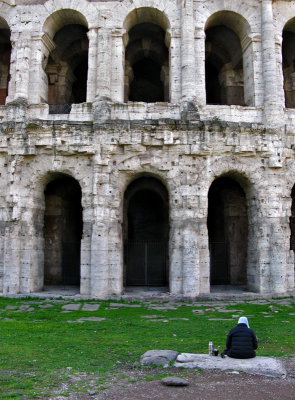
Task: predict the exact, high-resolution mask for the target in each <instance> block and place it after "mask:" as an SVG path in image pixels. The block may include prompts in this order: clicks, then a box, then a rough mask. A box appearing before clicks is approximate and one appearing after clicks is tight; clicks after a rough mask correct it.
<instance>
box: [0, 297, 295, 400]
mask: <svg viewBox="0 0 295 400" xmlns="http://www.w3.org/2000/svg"><path fill="white" fill-rule="evenodd" d="M36 302H39V304H42V303H43V304H47V303H48V301H47V303H46V302H45V301H44V300H41V299H40V300H38V299H29V298H28V299H6V298H0V327H1V335H0V398H1V399H3V400H5V399H23V398H24V397H25V396H26V397H27V398H28V399H33V398H38V397H41V396H44V397H45V396H46V395H50V393H53V392H54V390H56V388H61V393H63V394H64V395H66V394H67V393H69V391H81V392H83V391H87V390H88V389H89V388H95V390H98V389H99V387H102V385H105V384H106V382H107V380H108V377H109V375H110V374H114V373H118V377H119V378H120V376H122V374H124V371H125V370H127V369H128V368H131V367H132V366H133V365H134V363H136V362H138V361H139V359H140V356H141V355H142V354H143V353H144V352H145V351H147V350H151V349H170V350H176V351H179V352H188V353H207V350H208V341H209V339H211V340H213V343H214V347H220V349H222V348H224V344H225V340H226V334H227V333H228V331H229V330H230V329H231V328H232V327H233V326H234V325H235V324H236V322H237V318H235V319H234V320H232V321H210V320H209V319H212V318H213V319H214V318H225V319H226V318H230V317H231V316H232V315H246V316H251V317H250V318H249V322H250V326H251V328H253V330H254V331H255V332H256V334H257V336H258V340H259V351H258V355H261V356H287V355H292V354H295V346H294V345H295V318H294V317H295V316H290V315H289V313H295V300H294V303H293V299H292V304H291V307H290V306H289V307H287V306H284V305H280V304H276V301H275V300H273V302H270V303H268V304H263V305H255V304H248V303H246V302H245V303H243V302H242V303H240V304H235V305H234V306H226V305H225V306H224V309H228V310H231V309H232V310H241V311H240V312H236V311H232V312H229V313H220V312H218V311H217V309H216V308H215V307H214V306H210V305H209V306H200V307H198V305H196V303H194V305H192V304H190V303H181V302H179V303H178V308H177V310H169V311H156V310H151V309H149V308H148V303H144V304H142V307H140V308H120V309H111V310H108V309H107V308H108V307H109V303H110V302H106V301H101V302H97V303H99V304H100V308H99V309H98V310H97V311H95V312H87V311H71V312H68V313H61V310H62V309H61V307H62V305H63V304H54V303H51V304H53V305H54V307H52V308H50V309H40V308H39V307H38V304H31V303H36ZM68 303H73V301H68ZM79 303H81V304H83V303H87V302H86V301H80V302H79ZM88 303H94V301H89V302H88ZM112 303H114V301H112ZM120 303H122V302H120ZM25 304H30V306H31V307H34V311H33V312H26V311H21V312H19V307H20V306H21V305H25ZM271 304H273V305H275V306H276V307H277V308H278V309H279V310H278V311H277V312H275V311H272V310H271V309H270V308H269V306H270V305H271ZM220 305H222V302H220ZM7 306H15V307H17V309H15V310H11V309H7V308H6V307H7ZM196 309H198V310H204V314H203V315H196V314H194V313H193V312H192V310H196ZM263 313H268V315H269V316H271V317H270V318H265V317H264V315H266V314H263ZM147 315H158V316H163V319H165V320H168V322H160V321H159V322H152V321H150V320H148V319H145V318H141V316H147ZM94 316H95V317H103V318H106V320H105V321H101V322H90V321H85V322H83V323H77V322H72V323H68V321H76V320H77V319H79V318H83V317H94ZM170 318H176V319H177V318H187V319H188V320H169V319H170ZM284 321H289V322H284ZM138 368H140V367H138ZM165 373H166V374H167V370H166V371H165ZM147 379H152V378H147Z"/></svg>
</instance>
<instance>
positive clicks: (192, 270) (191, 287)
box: [182, 221, 200, 297]
mask: <svg viewBox="0 0 295 400" xmlns="http://www.w3.org/2000/svg"><path fill="white" fill-rule="evenodd" d="M194 225H195V222H194V221H190V223H189V224H188V221H186V226H184V227H183V233H182V271H183V278H182V293H183V295H184V296H186V297H195V296H197V295H198V294H199V293H200V282H199V280H200V276H199V275H200V271H199V254H198V240H197V231H196V228H197V227H196V226H194Z"/></svg>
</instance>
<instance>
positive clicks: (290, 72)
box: [282, 18, 295, 108]
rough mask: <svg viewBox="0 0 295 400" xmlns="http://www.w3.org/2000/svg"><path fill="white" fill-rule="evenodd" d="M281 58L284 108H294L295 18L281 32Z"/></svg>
mask: <svg viewBox="0 0 295 400" xmlns="http://www.w3.org/2000/svg"><path fill="white" fill-rule="evenodd" d="M282 58H283V76H284V93H285V106H286V107H287V108H295V18H293V19H291V20H290V21H289V22H288V23H287V24H286V25H285V27H284V30H283V43H282Z"/></svg>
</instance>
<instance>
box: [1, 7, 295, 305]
mask: <svg viewBox="0 0 295 400" xmlns="http://www.w3.org/2000/svg"><path fill="white" fill-rule="evenodd" d="M292 18H295V2H294V1H285V0H277V1H271V0H262V1H259V0H247V1H237V0H206V1H205V0H190V1H178V0H162V1H159V0H157V1H156V0H120V1H119V0H118V1H116V0H114V1H107V2H106V1H102V0H101V1H100V0H96V1H87V0H79V1H76V0H63V1H60V0H48V1H41V0H40V1H37V0H36V1H35V0H34V1H33V0H32V1H25V0H15V1H8V0H7V1H5V2H4V1H0V20H1V19H3V20H5V21H6V23H7V24H8V26H9V28H10V30H11V44H12V52H11V60H10V76H11V77H10V83H9V89H8V97H7V99H6V105H5V106H1V107H0V292H1V293H4V294H13V293H30V292H36V291H39V290H42V289H43V286H44V245H45V242H44V232H43V229H44V210H45V197H44V190H45V188H46V185H47V184H48V183H49V182H51V181H52V180H54V179H55V177H57V176H60V175H61V174H62V175H65V176H70V177H73V178H74V179H75V180H76V181H77V182H78V183H79V185H80V187H81V193H82V200H81V202H82V209H83V236H82V241H81V274H80V275H81V276H80V292H81V294H85V295H89V296H93V297H101V298H103V297H107V296H110V295H112V294H117V295H119V294H121V293H122V292H123V291H124V285H123V271H124V265H123V264H124V257H123V247H124V243H123V235H122V224H123V203H124V193H125V190H126V189H127V187H128V185H129V184H130V183H131V182H132V181H133V180H135V179H136V178H138V177H141V176H151V177H154V178H157V179H159V180H160V181H161V182H162V183H163V184H164V185H165V187H166V188H167V191H168V194H169V212H170V215H169V232H170V237H169V291H170V292H171V293H172V294H173V295H175V296H176V295H181V296H188V297H195V296H198V295H201V294H209V293H210V253H209V238H208V229H207V217H208V192H209V189H210V186H211V184H212V183H213V182H214V181H215V179H217V178H218V177H222V176H224V177H228V178H231V179H232V180H234V181H235V182H237V183H238V184H239V185H240V186H241V188H242V189H243V192H244V193H245V198H246V206H247V210H246V211H247V218H248V243H245V246H246V247H247V261H246V262H247V286H248V289H249V290H252V291H255V292H257V293H262V294H263V293H273V294H284V293H288V292H289V291H292V290H294V253H293V251H291V250H290V225H289V222H290V221H289V218H290V217H291V203H292V199H291V191H292V187H293V185H294V183H295V178H294V177H295V162H294V156H295V154H294V149H295V140H294V137H295V110H294V109H285V108H284V82H283V73H282V56H281V45H282V31H283V29H284V26H285V25H286V23H287V22H288V21H290V20H291V19H292ZM142 22H148V23H155V24H157V25H159V26H160V27H161V28H162V29H164V30H165V32H166V38H165V43H166V45H167V46H168V48H169V64H170V65H169V102H168V103H156V104H146V103H141V102H139V103H131V102H130V103H124V75H125V71H124V66H125V55H124V54H125V48H126V44H127V43H128V31H129V30H130V29H131V28H132V27H133V26H134V25H136V24H137V23H142ZM73 23H78V24H82V25H84V26H86V27H87V28H88V39H89V53H88V80H87V103H83V104H76V105H72V111H71V113H70V114H64V115H59V114H49V111H48V104H46V102H47V99H48V82H47V76H46V73H45V68H46V65H47V60H48V55H49V53H50V52H51V51H52V50H53V48H54V43H53V37H54V35H55V33H56V32H57V31H58V30H59V29H61V28H62V27H63V26H64V25H67V24H73ZM220 23H223V24H226V25H227V27H228V28H230V29H232V30H233V31H234V32H235V33H236V34H237V36H238V37H239V39H240V41H241V48H242V53H243V66H242V67H243V79H241V81H243V82H244V93H245V104H247V105H248V106H245V107H243V106H234V105H228V106H227V105H226V106H225V105H222V106H221V105H207V104H206V88H205V31H206V29H207V28H208V27H211V26H214V25H216V24H220ZM294 58H295V57H294Z"/></svg>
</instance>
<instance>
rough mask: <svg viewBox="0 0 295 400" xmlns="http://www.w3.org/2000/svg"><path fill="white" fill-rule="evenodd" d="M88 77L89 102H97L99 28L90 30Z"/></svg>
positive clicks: (88, 34)
mask: <svg viewBox="0 0 295 400" xmlns="http://www.w3.org/2000/svg"><path fill="white" fill-rule="evenodd" d="M87 36H88V75H87V102H89V103H91V102H93V101H94V100H95V95H96V85H97V28H91V29H89V31H88V33H87Z"/></svg>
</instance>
